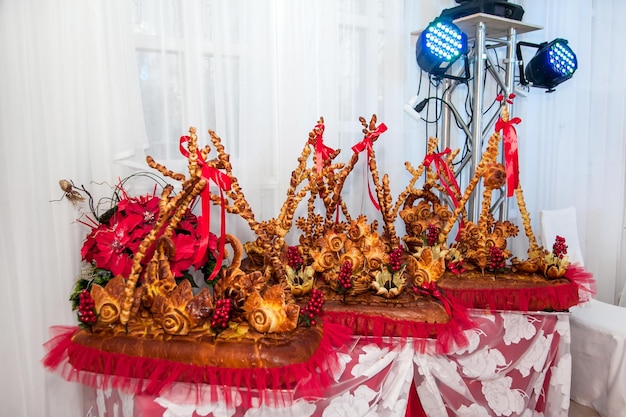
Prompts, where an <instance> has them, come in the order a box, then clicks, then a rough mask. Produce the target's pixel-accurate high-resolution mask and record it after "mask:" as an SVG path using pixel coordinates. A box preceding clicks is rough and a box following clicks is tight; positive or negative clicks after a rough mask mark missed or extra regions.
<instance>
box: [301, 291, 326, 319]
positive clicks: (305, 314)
mask: <svg viewBox="0 0 626 417" xmlns="http://www.w3.org/2000/svg"><path fill="white" fill-rule="evenodd" d="M323 305H324V294H323V293H322V291H320V290H318V289H317V288H313V289H312V290H311V299H310V300H309V302H308V303H307V305H306V306H305V307H303V308H302V309H301V310H300V316H299V320H300V323H302V324H303V325H305V326H307V327H311V326H315V325H316V324H317V321H316V320H315V317H316V316H318V315H320V313H321V312H322V306H323Z"/></svg>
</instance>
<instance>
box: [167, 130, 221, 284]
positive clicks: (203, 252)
mask: <svg viewBox="0 0 626 417" xmlns="http://www.w3.org/2000/svg"><path fill="white" fill-rule="evenodd" d="M187 142H189V136H181V138H180V143H179V146H178V148H179V150H180V153H181V154H183V156H185V157H186V158H188V157H189V151H188V150H187V149H186V148H185V146H184V144H185V143H187ZM196 155H197V156H198V166H199V167H200V168H201V169H202V178H204V179H205V180H207V185H206V187H204V190H202V193H201V194H200V198H201V201H202V215H200V216H199V217H198V231H199V233H200V242H199V248H198V252H197V253H196V258H195V260H194V265H196V266H198V265H200V266H201V265H204V264H205V263H206V262H207V260H208V249H207V248H208V246H209V236H210V229H211V191H210V189H209V186H210V184H211V181H213V182H214V183H215V184H216V185H217V187H218V188H219V190H220V200H221V216H220V221H221V225H220V238H219V242H218V248H217V249H218V250H217V259H216V260H215V268H214V269H213V272H212V273H211V276H210V277H209V278H207V280H209V281H210V280H212V279H213V278H215V276H216V275H217V273H218V272H219V270H220V269H221V267H222V261H223V260H224V245H225V243H226V202H225V201H224V191H227V190H230V187H231V185H232V184H231V179H230V177H229V176H228V175H226V174H224V173H223V172H221V171H220V170H218V169H217V168H215V167H212V166H210V165H208V164H207V163H206V161H205V160H204V158H203V157H202V154H201V153H200V152H199V151H198V150H196Z"/></svg>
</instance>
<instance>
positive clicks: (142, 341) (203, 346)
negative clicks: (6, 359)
mask: <svg viewBox="0 0 626 417" xmlns="http://www.w3.org/2000/svg"><path fill="white" fill-rule="evenodd" d="M322 334H323V329H322V326H321V325H318V326H315V327H310V328H305V327H298V328H297V329H296V330H295V331H293V332H289V333H285V334H259V333H256V332H254V331H253V330H249V331H248V332H247V333H246V334H244V335H242V336H241V338H239V339H236V338H232V339H227V338H225V337H217V338H213V337H207V336H206V335H198V336H193V335H191V336H172V337H170V338H168V339H167V340H166V341H165V340H159V339H151V338H142V337H134V336H127V335H123V334H116V335H109V334H104V333H100V334H96V333H91V332H89V331H87V330H79V331H78V332H76V333H75V334H74V336H73V337H72V342H73V343H76V344H79V345H81V346H84V347H89V348H93V349H97V350H100V351H102V352H108V353H118V354H122V355H126V356H132V357H142V358H152V359H163V360H169V361H173V362H178V363H183V364H189V365H197V366H207V367H219V368H236V369H244V368H278V367H283V366H288V365H293V364H297V363H304V362H306V361H307V360H308V359H309V358H310V357H311V356H312V355H313V354H314V353H315V351H316V350H317V348H318V346H319V344H320V341H321V340H322ZM72 359H73V358H72V355H71V354H70V363H72ZM94 366H97V365H94ZM90 371H94V372H101V371H102V370H100V369H90Z"/></svg>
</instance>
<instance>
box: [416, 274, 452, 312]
mask: <svg viewBox="0 0 626 417" xmlns="http://www.w3.org/2000/svg"><path fill="white" fill-rule="evenodd" d="M419 292H420V293H421V294H422V295H430V296H431V297H434V298H436V299H437V300H438V301H440V302H441V304H443V307H444V308H445V309H446V313H447V314H448V317H452V302H451V301H450V300H449V299H448V297H446V296H445V294H444V293H443V292H441V290H440V289H439V287H438V286H437V283H436V282H435V281H429V282H424V283H423V284H422V285H421V286H420V287H419Z"/></svg>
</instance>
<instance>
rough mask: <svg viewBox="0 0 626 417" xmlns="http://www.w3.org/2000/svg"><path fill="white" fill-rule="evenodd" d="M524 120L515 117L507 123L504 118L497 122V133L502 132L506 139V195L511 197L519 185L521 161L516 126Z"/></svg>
mask: <svg viewBox="0 0 626 417" xmlns="http://www.w3.org/2000/svg"><path fill="white" fill-rule="evenodd" d="M521 121H522V119H520V118H519V117H514V118H513V119H511V120H509V121H508V122H505V121H504V120H502V118H500V117H498V121H497V122H496V132H498V131H500V130H502V137H503V139H504V160H505V167H506V191H507V192H506V195H507V197H511V196H512V195H513V193H514V192H515V190H516V189H517V186H518V185H519V160H518V154H517V131H516V130H515V126H513V125H516V124H518V123H520V122H521Z"/></svg>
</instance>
